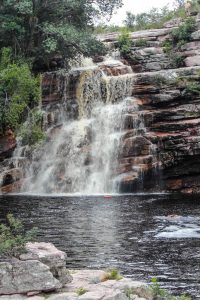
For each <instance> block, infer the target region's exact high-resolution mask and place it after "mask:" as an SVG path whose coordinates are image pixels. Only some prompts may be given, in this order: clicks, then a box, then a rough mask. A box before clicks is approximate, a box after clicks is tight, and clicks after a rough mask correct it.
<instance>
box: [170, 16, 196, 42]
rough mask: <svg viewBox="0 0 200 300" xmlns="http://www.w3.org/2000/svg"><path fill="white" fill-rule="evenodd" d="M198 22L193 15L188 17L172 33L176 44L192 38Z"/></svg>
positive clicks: (172, 38)
mask: <svg viewBox="0 0 200 300" xmlns="http://www.w3.org/2000/svg"><path fill="white" fill-rule="evenodd" d="M195 27H196V22H195V19H194V18H193V17H190V18H187V19H186V21H185V22H184V23H183V24H182V25H180V26H179V27H178V28H176V29H174V30H173V31H172V33H171V36H170V38H171V40H172V43H173V45H174V46H176V45H177V44H178V43H179V44H180V43H181V44H184V43H187V42H189V41H190V40H191V33H192V32H193V31H194V30H195Z"/></svg>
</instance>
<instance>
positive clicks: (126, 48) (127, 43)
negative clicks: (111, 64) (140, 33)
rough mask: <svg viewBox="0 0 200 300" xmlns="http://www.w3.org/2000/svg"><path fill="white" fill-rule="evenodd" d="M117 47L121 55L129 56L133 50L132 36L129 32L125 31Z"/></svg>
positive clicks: (119, 38) (120, 36)
mask: <svg viewBox="0 0 200 300" xmlns="http://www.w3.org/2000/svg"><path fill="white" fill-rule="evenodd" d="M117 46H118V48H119V50H120V52H121V54H122V55H123V54H127V53H128V52H130V49H131V39H130V34H129V32H128V31H127V30H123V31H122V32H121V34H120V35H119V37H118V41H117Z"/></svg>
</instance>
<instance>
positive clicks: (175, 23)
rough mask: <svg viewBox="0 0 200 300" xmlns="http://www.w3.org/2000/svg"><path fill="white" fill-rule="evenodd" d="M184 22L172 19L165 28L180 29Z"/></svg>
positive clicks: (180, 19) (179, 19)
mask: <svg viewBox="0 0 200 300" xmlns="http://www.w3.org/2000/svg"><path fill="white" fill-rule="evenodd" d="M182 22H183V19H182V18H176V19H172V20H169V21H167V22H166V23H165V24H164V27H165V28H173V27H179V26H180V25H181V23H182Z"/></svg>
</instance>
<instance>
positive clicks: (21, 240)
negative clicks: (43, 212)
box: [0, 214, 37, 257]
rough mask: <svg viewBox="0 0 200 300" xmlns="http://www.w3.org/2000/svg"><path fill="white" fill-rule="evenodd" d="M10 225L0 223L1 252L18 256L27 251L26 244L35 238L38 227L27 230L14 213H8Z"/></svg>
mask: <svg viewBox="0 0 200 300" xmlns="http://www.w3.org/2000/svg"><path fill="white" fill-rule="evenodd" d="M7 222H8V225H4V224H0V254H1V255H2V256H6V257H12V256H14V257H18V256H19V255H20V254H21V253H23V252H24V251H25V244H26V243H27V242H30V241H32V240H34V239H35V237H36V234H37V228H36V227H34V228H32V229H31V230H29V231H25V229H24V226H23V224H22V222H21V221H20V220H18V219H16V218H15V217H14V216H13V215H12V214H8V215H7Z"/></svg>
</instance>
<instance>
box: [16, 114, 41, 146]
mask: <svg viewBox="0 0 200 300" xmlns="http://www.w3.org/2000/svg"><path fill="white" fill-rule="evenodd" d="M19 135H20V137H21V142H22V145H30V146H31V145H35V144H37V143H39V142H40V141H42V140H44V138H45V133H44V132H43V130H42V112H41V111H40V110H39V109H33V110H31V111H30V112H29V116H28V119H27V121H26V122H25V123H24V124H23V125H22V127H21V129H20V132H19Z"/></svg>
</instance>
